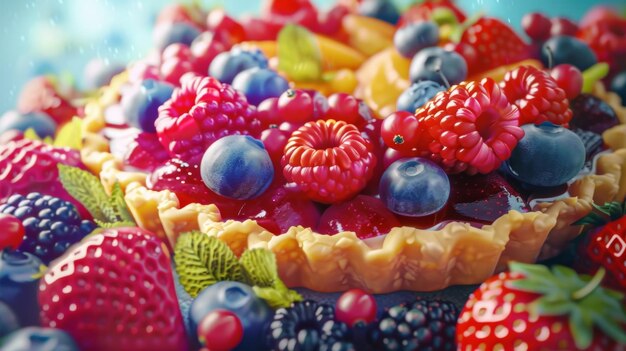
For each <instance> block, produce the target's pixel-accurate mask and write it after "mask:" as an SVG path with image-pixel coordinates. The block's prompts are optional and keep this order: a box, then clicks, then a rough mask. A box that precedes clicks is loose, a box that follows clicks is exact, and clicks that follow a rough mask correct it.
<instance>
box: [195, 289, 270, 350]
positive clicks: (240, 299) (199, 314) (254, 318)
mask: <svg viewBox="0 0 626 351" xmlns="http://www.w3.org/2000/svg"><path fill="white" fill-rule="evenodd" d="M216 309H224V310H228V311H230V312H233V313H234V314H236V315H237V317H239V320H240V321H241V324H242V326H243V330H244V332H243V339H242V340H241V343H240V344H239V346H238V347H237V348H236V349H235V350H258V349H259V348H260V345H262V344H263V343H264V340H265V337H266V334H265V332H266V328H267V327H268V325H269V323H270V321H271V319H272V317H273V312H272V310H271V308H270V307H269V306H268V305H267V304H266V303H265V301H263V300H261V299H259V298H258V297H257V296H256V294H255V293H254V291H253V290H252V289H251V288H250V287H249V286H248V285H245V284H242V283H239V282H229V281H222V282H218V283H216V284H213V285H211V286H209V287H207V288H206V289H204V290H202V291H201V292H200V294H198V296H197V297H196V299H195V300H194V301H193V303H192V304H191V309H190V310H189V319H190V321H191V330H192V332H193V333H194V334H195V330H196V328H197V326H198V324H199V323H200V322H201V321H202V319H203V318H204V317H205V316H206V315H207V314H209V312H211V311H214V310H216Z"/></svg>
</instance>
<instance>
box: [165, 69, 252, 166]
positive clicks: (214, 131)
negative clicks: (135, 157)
mask: <svg viewBox="0 0 626 351" xmlns="http://www.w3.org/2000/svg"><path fill="white" fill-rule="evenodd" d="M255 112H256V111H255V109H254V107H253V106H250V105H249V104H248V102H247V100H246V98H245V97H244V96H243V95H241V94H240V93H239V92H237V91H235V89H233V88H232V87H231V86H230V85H228V84H222V83H220V82H219V81H218V80H217V79H215V78H212V77H194V78H190V79H182V86H181V87H180V88H177V89H175V90H174V93H173V94H172V97H171V98H170V99H169V100H168V101H166V102H165V103H164V104H163V105H161V107H159V117H158V118H157V120H156V121H155V126H156V130H157V134H158V136H159V141H161V144H163V146H164V147H165V149H167V150H168V152H169V154H170V156H172V157H177V158H180V159H182V160H184V161H186V162H189V163H191V164H199V163H200V160H201V158H202V155H203V154H204V152H205V150H206V149H207V148H208V147H209V145H211V144H212V143H213V142H214V141H216V140H218V139H220V138H221V137H223V136H226V135H231V134H246V135H252V136H254V137H258V135H259V134H260V133H261V131H262V130H263V126H262V123H261V121H260V120H259V119H258V118H257V117H256V113H255Z"/></svg>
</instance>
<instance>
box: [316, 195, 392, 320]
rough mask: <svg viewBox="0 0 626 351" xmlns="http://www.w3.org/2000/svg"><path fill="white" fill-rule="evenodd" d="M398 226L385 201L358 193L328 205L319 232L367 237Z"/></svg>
mask: <svg viewBox="0 0 626 351" xmlns="http://www.w3.org/2000/svg"><path fill="white" fill-rule="evenodd" d="M398 226H400V222H399V221H398V219H397V218H396V216H394V214H393V213H391V212H390V211H389V210H388V209H387V207H386V206H385V204H384V203H383V202H381V201H380V200H379V199H377V198H375V197H372V196H367V195H357V196H356V197H354V198H352V199H350V200H347V201H345V202H341V203H337V204H333V205H331V206H330V207H328V208H327V209H326V210H325V211H324V213H322V216H321V217H320V219H319V223H318V225H317V232H318V233H322V234H331V235H332V234H335V233H339V232H343V231H351V232H355V233H356V235H357V236H358V237H359V238H361V239H367V238H372V237H376V236H379V235H383V234H387V233H389V232H390V231H391V229H393V228H395V227H398ZM348 324H350V323H348Z"/></svg>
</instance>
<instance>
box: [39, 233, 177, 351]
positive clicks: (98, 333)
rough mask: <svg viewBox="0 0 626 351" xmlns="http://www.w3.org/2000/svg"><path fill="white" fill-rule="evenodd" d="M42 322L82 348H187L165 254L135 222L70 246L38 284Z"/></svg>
mask: <svg viewBox="0 0 626 351" xmlns="http://www.w3.org/2000/svg"><path fill="white" fill-rule="evenodd" d="M39 306H41V321H42V325H43V326H45V327H50V328H59V329H62V330H64V331H66V332H68V333H69V334H70V335H71V336H72V337H73V338H74V340H75V341H76V343H77V344H78V346H79V348H80V349H81V350H93V351H109V350H134V351H152V350H168V351H169V350H171V351H182V350H187V349H188V348H187V347H188V346H187V336H186V334H185V326H184V323H183V317H182V315H181V313H180V308H179V306H178V300H177V298H176V290H175V286H174V279H173V276H172V266H171V262H170V254H169V253H167V252H166V249H165V246H164V244H163V242H162V241H161V240H159V239H158V238H157V237H156V235H155V234H153V233H150V232H148V231H145V230H143V229H140V228H115V229H106V230H105V231H104V232H102V233H99V234H94V235H92V236H90V237H89V238H86V239H85V240H83V241H81V242H80V243H78V244H76V245H74V246H72V247H71V248H70V249H69V250H68V252H67V253H66V254H65V255H63V256H61V257H60V258H59V259H57V260H56V261H54V262H53V264H52V265H51V266H50V268H49V270H48V271H47V272H46V274H45V275H44V276H43V277H42V278H41V280H40V283H39Z"/></svg>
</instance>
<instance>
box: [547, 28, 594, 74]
mask: <svg viewBox="0 0 626 351" xmlns="http://www.w3.org/2000/svg"><path fill="white" fill-rule="evenodd" d="M550 56H552V59H550ZM541 62H542V63H543V65H544V66H545V67H552V66H553V65H554V66H556V65H560V64H562V63H568V64H570V65H572V66H574V67H576V68H578V69H579V70H580V71H581V72H583V71H585V70H586V69H587V68H589V67H591V66H593V65H595V64H596V63H598V59H597V57H596V55H595V54H594V52H593V51H592V50H591V48H589V46H588V45H587V44H585V43H584V42H582V41H580V40H578V39H576V38H574V37H570V36H567V35H557V36H555V37H552V38H550V39H548V40H547V41H546V42H545V43H543V46H542V47H541Z"/></svg>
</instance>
